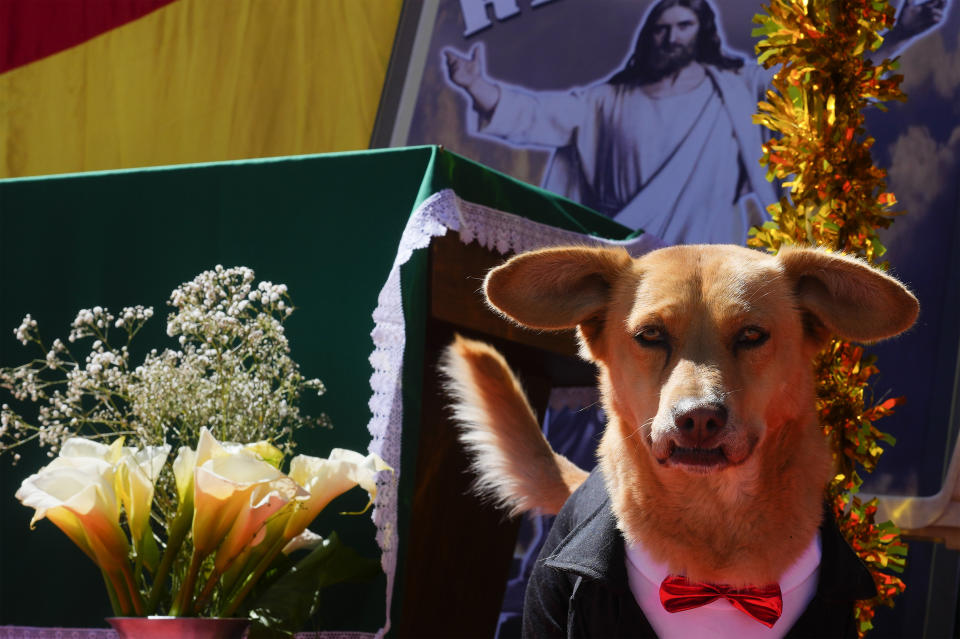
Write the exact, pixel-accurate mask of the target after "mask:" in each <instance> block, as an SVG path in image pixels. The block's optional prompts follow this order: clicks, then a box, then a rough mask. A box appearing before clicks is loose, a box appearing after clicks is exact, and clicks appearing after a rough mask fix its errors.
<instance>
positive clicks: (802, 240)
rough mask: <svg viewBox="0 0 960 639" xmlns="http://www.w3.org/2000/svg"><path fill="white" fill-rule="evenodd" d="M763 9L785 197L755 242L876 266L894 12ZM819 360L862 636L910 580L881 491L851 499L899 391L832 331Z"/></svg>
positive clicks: (772, 173) (798, 2) (781, 3)
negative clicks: (878, 385) (884, 46)
mask: <svg viewBox="0 0 960 639" xmlns="http://www.w3.org/2000/svg"><path fill="white" fill-rule="evenodd" d="M764 9H765V11H766V15H763V14H761V15H758V16H756V17H755V18H754V22H756V23H758V24H759V25H760V26H759V27H758V28H757V29H755V30H754V35H755V36H762V37H763V40H762V41H761V42H760V43H759V44H758V45H757V54H758V55H759V62H760V63H761V64H763V65H764V66H765V67H767V68H770V67H773V66H775V65H780V68H779V70H778V71H777V73H776V74H775V75H774V79H773V90H772V91H768V92H767V101H766V102H761V103H760V105H759V107H760V108H759V110H760V113H759V114H758V115H755V116H754V121H755V122H756V123H758V124H762V125H764V126H766V127H767V128H769V129H771V130H772V131H773V132H774V134H775V136H776V134H779V137H775V138H774V139H771V140H770V141H769V142H767V143H766V144H764V148H763V152H764V155H763V160H762V162H764V163H765V164H766V166H767V172H768V177H769V178H771V179H773V178H776V179H779V180H783V184H784V187H789V197H784V198H781V200H780V202H779V203H778V204H775V205H773V206H771V207H770V213H771V215H772V217H773V221H772V222H768V223H767V224H765V225H764V226H763V228H761V229H755V230H754V231H752V232H751V235H752V237H751V238H750V240H749V241H748V244H749V245H751V246H755V247H762V248H767V249H768V250H771V251H777V250H778V249H779V248H780V246H781V245H783V244H794V243H796V244H810V245H821V246H826V247H828V248H831V249H833V250H836V251H844V252H847V253H850V254H856V255H860V256H861V257H863V258H865V259H866V260H868V261H870V262H872V263H875V262H876V261H877V260H878V259H879V258H880V257H882V255H883V254H884V252H885V248H884V246H883V244H881V242H880V240H879V238H878V237H877V230H878V229H882V228H887V227H888V226H890V224H891V223H892V222H893V216H894V215H896V213H893V212H891V210H890V207H891V206H892V205H894V204H895V203H896V199H895V198H894V196H893V194H892V193H889V192H888V191H887V190H886V183H885V177H886V173H885V172H884V171H883V170H881V169H879V168H877V167H875V166H874V165H873V160H872V158H871V155H870V148H871V146H872V145H873V142H874V141H873V139H872V138H870V137H869V136H868V135H867V133H866V131H865V129H864V116H863V110H864V109H865V108H867V107H869V106H877V107H879V108H881V109H882V108H883V105H882V102H883V101H886V100H902V99H904V96H903V94H902V93H901V92H900V90H899V84H900V80H901V78H900V76H896V75H893V74H892V73H891V71H892V70H893V68H894V64H893V63H891V62H889V61H886V60H885V61H884V62H882V63H880V64H876V65H875V64H873V63H872V62H871V61H870V60H869V59H867V57H866V55H865V54H866V53H867V52H870V51H875V50H876V49H877V48H878V47H879V45H880V44H881V42H882V41H883V38H882V36H881V35H880V34H881V33H883V32H885V31H887V30H888V29H890V28H891V27H892V26H893V21H894V12H893V9H892V8H891V7H890V6H889V5H888V3H887V2H886V0H772V1H771V2H770V4H769V6H765V7H764ZM881 266H885V265H881ZM815 366H816V373H817V380H818V382H817V383H818V388H817V391H818V392H817V394H818V398H819V399H818V410H819V414H820V420H821V424H822V426H823V428H824V432H825V433H826V435H827V437H828V438H829V440H830V442H831V444H832V446H833V451H834V459H835V462H836V465H837V475H836V477H835V478H834V480H833V481H832V482H831V484H830V486H829V487H828V499H829V501H830V502H831V504H832V506H833V509H834V512H835V515H836V517H837V523H838V524H839V526H840V529H841V531H842V532H843V534H844V536H845V537H846V538H847V540H848V541H849V542H850V544H851V546H852V547H853V548H854V550H855V551H856V552H857V553H858V554H859V556H860V557H861V559H863V560H864V562H865V563H866V565H867V567H868V568H869V569H870V572H871V573H872V574H873V578H874V581H875V583H876V585H877V591H878V595H877V597H875V598H874V599H871V600H869V601H865V602H860V603H859V605H858V606H857V609H856V616H857V623H858V632H859V634H860V636H861V637H862V636H863V635H864V634H866V632H867V631H868V630H870V629H871V628H872V627H873V623H872V619H873V615H874V609H875V607H876V606H877V605H878V604H883V605H887V606H891V607H892V606H893V598H894V597H895V596H896V595H898V594H900V593H901V592H903V590H904V588H905V585H904V583H903V581H902V580H901V579H900V578H899V577H897V576H896V575H894V574H891V572H890V571H893V572H898V573H899V572H902V571H903V567H904V565H905V559H906V552H907V547H906V545H905V544H904V543H903V542H902V541H901V539H900V531H899V530H898V529H897V528H896V526H894V525H893V524H892V523H890V522H885V523H880V524H878V523H877V522H876V521H875V520H874V515H875V513H876V500H875V499H874V500H871V501H869V502H867V503H862V502H861V500H860V499H859V498H858V497H857V496H856V493H857V490H858V489H859V487H860V484H861V479H860V477H859V476H858V474H857V467H858V466H859V467H861V468H862V469H863V470H864V471H866V472H872V471H873V469H874V467H875V466H876V463H877V459H878V458H879V457H880V455H881V454H882V453H883V449H882V448H881V446H880V444H881V442H885V443H888V444H893V443H894V440H893V438H892V437H891V436H890V435H888V434H886V433H883V432H881V431H879V430H877V429H876V428H875V427H874V425H873V422H874V421H875V420H876V419H879V418H881V417H884V416H885V415H888V414H890V413H891V412H892V411H893V408H894V407H895V406H896V405H897V404H898V403H900V401H901V400H900V399H891V400H887V401H884V402H882V403H879V404H876V405H872V402H871V401H869V397H870V394H869V385H868V379H869V378H870V377H871V376H872V375H874V374H875V373H876V372H877V369H876V367H875V366H874V365H873V360H872V359H871V358H864V355H863V349H862V348H861V347H859V346H855V345H853V344H850V343H846V342H842V341H839V340H835V341H834V342H833V343H831V344H830V346H829V347H828V348H827V349H825V351H824V352H823V353H822V354H821V355H820V356H819V358H818V360H817V362H816V364H815Z"/></svg>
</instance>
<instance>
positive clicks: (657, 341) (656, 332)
mask: <svg viewBox="0 0 960 639" xmlns="http://www.w3.org/2000/svg"><path fill="white" fill-rule="evenodd" d="M636 340H637V342H638V343H639V344H640V345H641V346H662V345H664V344H666V343H667V332H666V331H665V330H663V329H662V328H660V327H659V326H645V327H644V328H641V329H640V330H639V331H638V332H637V334H636Z"/></svg>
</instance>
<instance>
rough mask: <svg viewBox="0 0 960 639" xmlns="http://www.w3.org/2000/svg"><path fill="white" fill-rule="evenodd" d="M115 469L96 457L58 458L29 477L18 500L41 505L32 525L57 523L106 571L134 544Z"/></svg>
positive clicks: (26, 503)
mask: <svg viewBox="0 0 960 639" xmlns="http://www.w3.org/2000/svg"><path fill="white" fill-rule="evenodd" d="M113 485H114V468H113V466H112V465H111V464H110V463H108V462H106V461H104V460H102V459H96V458H93V457H76V458H70V457H58V458H56V459H55V460H53V462H51V463H50V464H48V465H47V466H45V467H44V468H42V469H41V470H40V472H38V473H36V474H34V475H31V476H30V477H27V478H26V479H25V480H24V481H23V484H22V485H21V486H20V490H18V491H17V493H16V496H17V499H19V500H20V502H21V503H22V504H23V505H24V506H30V507H31V508H34V509H36V512H35V513H34V515H33V518H32V519H31V520H30V526H31V527H33V526H34V525H35V524H36V522H38V521H40V520H41V519H43V518H47V519H49V520H50V521H52V522H53V523H54V524H55V525H56V526H57V527H58V528H60V529H61V530H63V532H64V533H66V535H67V536H68V537H70V539H71V540H73V541H74V543H76V544H77V545H78V546H80V548H81V550H83V551H84V552H85V553H86V554H87V555H88V556H89V557H90V558H91V559H93V560H94V561H95V562H96V563H97V564H98V565H99V566H100V567H101V568H103V569H104V570H108V571H110V570H115V569H116V568H117V567H118V566H120V565H121V564H122V563H124V562H125V561H126V558H127V553H128V550H129V546H128V544H127V538H126V535H124V534H123V530H122V529H121V528H120V511H119V507H118V503H117V497H116V493H115V492H114V489H113Z"/></svg>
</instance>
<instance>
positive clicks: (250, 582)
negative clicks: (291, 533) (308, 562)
mask: <svg viewBox="0 0 960 639" xmlns="http://www.w3.org/2000/svg"><path fill="white" fill-rule="evenodd" d="M286 543H287V541H286V540H285V539H284V538H283V537H281V538H280V539H278V540H277V542H276V543H275V544H274V546H273V548H271V549H270V551H269V552H268V553H267V554H265V555H264V556H263V558H261V559H260V562H259V563H258V564H257V568H256V570H254V571H253V574H252V575H251V576H250V578H249V579H247V581H246V583H245V584H244V585H243V588H242V589H241V590H240V592H238V593H237V594H236V595H234V596H233V597H232V598H231V599H230V600H229V601H228V602H227V605H226V606H225V607H224V608H223V609H222V610H221V611H220V615H219V616H221V617H229V616H231V615H232V614H233V613H234V612H236V610H237V608H239V607H240V604H241V603H243V600H244V598H246V596H247V595H248V594H250V591H251V590H253V587H254V586H255V585H256V584H257V581H258V580H259V579H260V577H261V576H262V575H263V573H265V572H266V571H267V568H269V567H270V564H272V563H273V560H274V559H276V558H277V555H279V554H280V551H281V550H283V547H284V546H285V545H286Z"/></svg>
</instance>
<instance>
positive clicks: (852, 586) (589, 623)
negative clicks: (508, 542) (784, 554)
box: [523, 469, 876, 639]
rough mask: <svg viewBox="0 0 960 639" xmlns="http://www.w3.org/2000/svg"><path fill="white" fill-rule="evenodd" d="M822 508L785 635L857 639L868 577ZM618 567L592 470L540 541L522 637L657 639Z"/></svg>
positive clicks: (608, 515) (620, 546)
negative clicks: (816, 562)
mask: <svg viewBox="0 0 960 639" xmlns="http://www.w3.org/2000/svg"><path fill="white" fill-rule="evenodd" d="M825 510H826V512H825V514H824V523H823V524H822V526H821V528H820V534H821V540H822V547H823V552H822V557H821V561H820V568H819V579H818V582H817V590H816V594H815V595H814V597H813V600H812V601H811V602H810V605H809V606H808V607H807V609H806V610H805V611H804V613H803V614H802V615H801V616H800V618H799V619H798V620H797V622H796V623H795V624H794V626H793V628H791V629H790V631H789V632H788V634H787V636H788V637H818V638H821V637H856V636H857V629H856V623H855V620H854V616H853V606H854V602H855V601H856V600H858V599H869V598H871V597H873V596H875V595H876V587H875V586H874V583H873V578H872V577H871V576H870V572H869V571H868V570H867V568H866V566H864V565H863V563H862V562H861V561H860V558H859V557H857V555H856V554H855V553H854V552H853V550H852V549H851V548H850V546H849V545H848V544H847V542H846V540H845V539H844V538H843V537H842V535H841V534H840V531H839V530H838V529H837V526H836V523H835V522H834V520H833V515H832V513H831V512H830V509H829V508H826V509H825ZM625 562H626V549H625V546H624V539H623V536H622V534H621V533H620V531H619V530H617V527H616V521H615V519H614V516H613V512H612V511H611V509H610V499H609V497H608V495H607V491H606V486H605V484H604V481H603V476H602V475H601V473H600V471H599V469H598V470H595V471H594V472H593V473H592V474H591V475H590V477H589V478H588V479H587V481H586V482H584V484H583V485H582V486H580V488H578V489H577V490H576V491H575V492H574V493H573V495H571V497H570V499H568V500H567V503H566V504H565V505H564V507H563V509H562V510H561V511H560V513H559V514H558V515H557V518H556V520H555V521H554V524H553V528H551V530H550V534H549V535H548V536H547V540H546V542H545V543H544V545H543V549H542V550H541V552H540V557H539V558H538V559H537V564H536V566H535V567H534V569H533V574H532V575H531V577H530V582H529V584H528V586H527V592H526V597H525V599H524V610H523V636H524V637H525V638H529V639H540V638H542V637H656V634H655V633H654V632H653V628H651V626H650V624H649V623H648V622H647V620H646V617H644V615H643V612H641V610H640V606H638V605H637V602H636V600H635V599H634V597H633V593H632V592H631V591H630V584H629V582H628V580H627V568H626V564H625Z"/></svg>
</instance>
